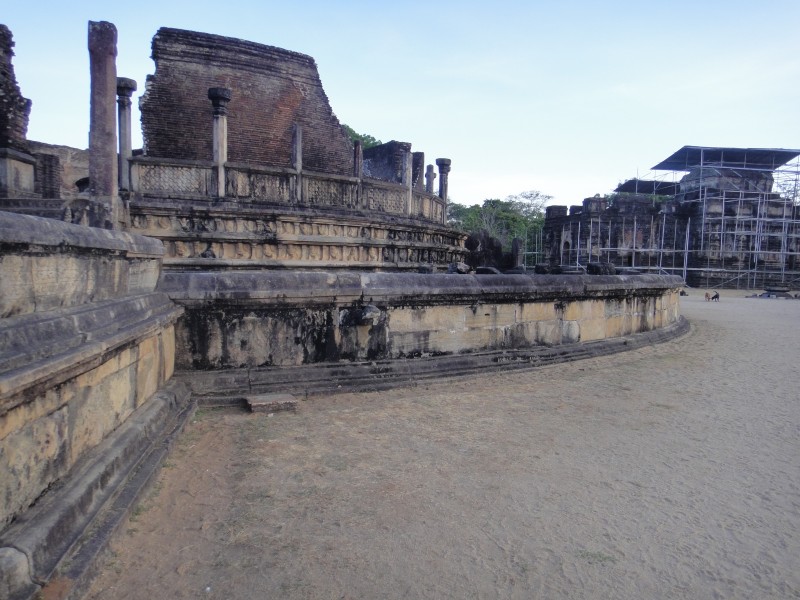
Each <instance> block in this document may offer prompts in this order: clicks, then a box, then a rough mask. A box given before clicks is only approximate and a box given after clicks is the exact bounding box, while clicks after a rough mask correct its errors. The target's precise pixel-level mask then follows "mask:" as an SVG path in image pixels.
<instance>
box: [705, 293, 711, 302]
mask: <svg viewBox="0 0 800 600" xmlns="http://www.w3.org/2000/svg"><path fill="white" fill-rule="evenodd" d="M710 301H711V294H710V293H708V292H706V302H710Z"/></svg>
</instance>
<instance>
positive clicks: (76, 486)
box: [0, 23, 688, 600]
mask: <svg viewBox="0 0 800 600" xmlns="http://www.w3.org/2000/svg"><path fill="white" fill-rule="evenodd" d="M88 33H89V59H90V61H89V62H90V71H91V74H92V102H91V132H90V149H89V152H88V154H87V153H85V152H83V151H80V150H75V149H66V148H63V147H54V146H48V145H46V144H42V143H32V142H30V141H28V140H26V139H25V127H26V123H27V119H28V117H29V109H30V102H29V101H28V100H26V99H25V98H24V97H23V96H22V95H21V93H20V90H19V88H18V86H17V85H16V80H15V79H14V74H13V70H12V68H11V61H10V57H11V48H12V42H11V36H10V33H9V32H8V30H7V29H6V28H2V29H0V45H2V48H0V52H2V59H3V62H2V69H3V70H2V72H0V75H2V80H0V90H2V93H3V95H2V96H1V97H2V98H4V102H5V104H3V105H2V106H0V110H2V111H3V113H4V114H3V115H2V118H0V143H1V144H5V146H4V147H0V597H3V598H10V599H11V600H22V599H26V600H27V599H29V598H32V597H35V596H36V594H37V593H38V592H40V591H41V588H42V586H44V585H45V584H46V583H47V582H48V581H49V580H51V579H52V578H55V577H57V578H58V579H59V581H60V582H61V583H62V584H64V585H66V586H67V587H68V588H70V590H71V593H73V594H74V595H76V596H77V595H79V594H80V591H81V590H82V589H83V588H84V586H85V585H86V583H87V580H88V577H89V576H90V574H91V572H92V565H93V564H95V563H96V562H97V560H98V557H99V556H101V552H102V551H103V549H104V548H105V547H107V544H108V540H109V537H110V536H111V534H112V533H113V532H114V531H115V530H116V529H117V528H118V527H119V526H120V523H122V520H123V519H124V518H125V516H126V514H127V512H126V511H128V510H130V507H131V506H132V504H133V503H135V502H136V500H137V498H138V497H139V495H140V494H141V493H142V490H143V489H145V487H146V484H147V481H148V480H149V478H150V477H151V476H152V474H153V472H154V470H155V469H157V467H158V465H159V464H160V462H161V461H162V460H163V458H164V456H165V455H166V453H167V452H168V450H169V448H170V445H171V443H172V441H173V440H174V439H175V437H176V436H177V435H178V434H179V433H180V431H181V427H182V425H183V424H184V423H185V422H186V420H187V419H188V418H189V416H190V415H191V414H192V410H193V407H194V406H196V403H197V402H204V403H215V404H234V405H239V404H241V403H242V402H243V399H250V403H251V408H252V407H256V408H258V407H260V408H264V409H267V407H276V406H277V407H280V408H288V409H291V408H293V407H295V406H296V404H295V403H293V402H292V401H291V399H287V400H281V401H280V402H277V404H276V403H275V397H272V404H270V401H268V400H265V398H264V396H265V395H269V394H272V393H280V394H282V395H281V396H279V397H280V398H286V394H289V393H292V394H294V393H297V394H306V395H314V394H325V393H331V392H335V391H337V390H342V389H385V388H389V387H392V386H395V385H399V384H404V385H408V384H411V385H413V384H415V383H416V382H417V381H418V380H421V379H425V378H436V377H442V376H454V375H460V374H468V373H474V372H476V371H477V370H480V369H517V368H529V367H532V366H537V365H542V364H551V363H553V362H556V361H559V360H570V359H575V358H579V357H586V356H593V355H598V354H606V353H610V352H618V351H622V350H624V349H630V348H634V347H637V346H640V345H643V344H651V343H654V342H657V341H660V340H664V339H670V338H671V337H674V336H676V335H680V334H681V333H683V332H685V331H686V330H687V327H688V326H687V324H686V322H685V320H682V319H681V318H680V313H679V303H678V290H679V288H680V286H681V284H682V280H681V279H680V278H678V277H665V276H659V275H642V276H637V277H627V276H622V277H617V276H610V275H605V276H593V277H589V276H571V277H561V276H558V275H534V274H530V273H524V272H518V273H516V274H498V273H494V274H486V275H473V274H469V275H467V274H465V275H457V276H456V275H448V274H445V273H444V269H445V268H446V267H447V265H449V264H453V263H459V262H462V261H463V260H464V258H465V257H466V256H467V249H466V248H465V238H466V236H465V235H464V234H462V233H460V232H458V231H455V230H453V229H451V228H449V227H447V226H446V224H445V208H446V199H447V187H448V175H449V171H450V167H451V163H450V160H449V159H445V158H439V159H436V161H435V164H436V168H434V166H433V165H432V164H430V165H426V164H425V158H424V155H423V154H422V153H420V152H411V146H410V144H408V143H404V142H397V141H392V142H389V143H388V144H384V145H382V146H379V147H377V148H371V149H369V150H362V149H361V147H360V145H359V144H357V143H356V144H355V145H351V144H350V142H349V140H348V139H347V137H346V136H345V133H344V131H343V130H342V128H341V127H340V125H339V123H338V121H337V119H336V117H335V116H334V114H333V112H332V110H331V108H330V106H329V104H328V100H327V97H326V96H325V93H324V91H323V89H322V86H321V84H320V81H319V75H318V74H317V70H316V66H315V65H314V62H313V59H311V58H310V57H307V56H304V55H302V54H297V53H294V52H289V51H286V50H281V49H278V48H272V47H269V46H264V45H261V44H254V43H251V42H245V41H241V40H234V39H230V38H223V37H219V36H214V35H209V34H201V33H194V32H187V31H182V30H177V29H161V30H159V31H158V33H157V34H156V36H155V38H154V40H153V57H154V60H155V61H156V70H155V73H154V74H153V75H152V76H151V77H150V78H149V79H148V82H147V84H146V85H145V86H144V94H143V96H142V97H141V100H140V102H141V109H142V127H143V132H144V142H145V143H144V145H145V147H144V148H143V149H142V151H141V152H134V151H133V149H132V148H131V122H130V121H131V116H130V106H131V101H132V100H131V99H132V96H133V93H134V92H135V91H136V90H137V87H138V85H137V83H136V82H134V81H132V80H130V79H126V78H122V77H118V75H117V73H116V64H115V57H116V35H117V32H116V28H115V27H114V26H113V25H111V24H110V23H90V24H89V30H88ZM45 156H48V157H50V158H47V159H45V158H43V157H45ZM79 175H80V177H78V178H77V179H74V178H75V177H76V176H79ZM78 181H79V182H80V184H79V185H78V183H76V182H78ZM434 183H436V184H437V187H438V189H437V191H436V192H434ZM36 215H38V216H36ZM43 217H50V218H43ZM143 234H144V235H143ZM520 257H521V253H520V247H519V245H517V248H516V252H515V254H514V261H515V263H516V264H519V260H520ZM419 271H424V273H420V272H419ZM437 271H441V272H437ZM492 273H493V272H492Z"/></svg>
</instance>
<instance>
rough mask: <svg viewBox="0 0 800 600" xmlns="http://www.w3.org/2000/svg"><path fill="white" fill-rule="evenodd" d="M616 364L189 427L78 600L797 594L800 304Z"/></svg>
mask: <svg viewBox="0 0 800 600" xmlns="http://www.w3.org/2000/svg"><path fill="white" fill-rule="evenodd" d="M683 312H684V314H686V315H687V316H688V317H689V318H690V320H691V322H692V324H693V327H692V331H691V333H690V334H689V335H688V336H686V337H684V338H682V339H680V340H677V341H674V342H669V343H666V344H663V345H660V346H657V347H651V348H645V349H642V350H638V351H633V352H629V353H626V354H621V355H616V356H612V357H604V358H598V359H591V360H586V361H580V362H576V363H571V364H566V365H557V366H552V367H547V368H543V369H539V370H535V371H529V372H525V373H513V374H491V375H477V376H475V377H470V378H463V379H457V380H450V381H442V382H438V383H434V384H431V385H427V386H424V387H419V388H414V389H398V390H394V391H391V392H380V393H368V394H343V395H338V396H335V397H330V398H322V399H316V400H313V401H310V402H304V403H301V406H300V409H299V412H298V413H297V414H294V415H293V414H276V415H275V416H274V417H271V418H268V417H266V416H264V415H261V416H255V415H248V414H244V413H234V412H230V411H228V412H219V411H217V412H208V411H206V412H203V413H201V414H199V415H198V416H197V417H196V419H195V420H194V422H193V423H191V424H190V426H189V427H188V429H187V432H186V434H185V436H184V437H183V439H182V441H181V442H180V446H179V448H178V450H177V451H176V452H175V453H174V454H173V455H172V456H171V458H170V459H169V462H168V463H167V464H166V465H165V466H164V468H163V469H162V471H161V473H160V476H159V481H158V483H157V485H156V487H155V489H154V492H153V494H152V495H151V497H150V498H149V499H148V500H147V501H146V502H144V503H143V504H142V505H141V507H139V508H138V509H137V510H136V511H135V515H134V516H133V518H132V519H131V522H130V524H129V528H128V531H127V533H126V534H124V535H123V536H121V538H120V539H119V541H118V543H116V544H115V546H114V548H113V550H114V551H113V554H112V555H110V556H109V558H108V562H107V564H106V567H105V570H104V572H103V573H102V574H101V576H100V577H99V578H98V579H97V580H96V581H95V583H94V585H93V587H92V590H91V592H90V594H89V596H88V597H89V598H92V599H100V598H103V599H105V598H131V599H146V600H157V599H161V598H220V599H223V598H225V599H228V598H233V599H248V598H252V599H256V598H257V599H262V598H406V597H407V598H572V599H579V598H587V599H588V598H592V599H597V598H614V599H620V598H631V599H634V598H636V599H641V598H726V599H727V598H762V599H763V598H793V597H795V598H796V597H800V494H799V493H798V492H799V491H800V489H799V486H800V435H799V434H800V403H798V388H797V381H796V378H797V367H796V365H797V349H798V344H799V343H800V301H792V300H761V299H745V298H736V297H729V296H726V295H725V293H724V292H723V298H722V302H720V303H706V302H703V300H702V297H701V296H700V295H697V294H695V295H693V296H691V297H689V298H685V299H684V306H683Z"/></svg>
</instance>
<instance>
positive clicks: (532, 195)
mask: <svg viewBox="0 0 800 600" xmlns="http://www.w3.org/2000/svg"><path fill="white" fill-rule="evenodd" d="M551 199H552V196H548V195H546V194H543V193H542V192H539V191H537V190H529V191H527V192H520V193H519V194H514V195H511V196H507V197H506V199H505V200H499V199H496V198H490V199H486V200H484V201H483V203H482V204H473V205H472V206H465V205H463V204H456V203H455V202H448V204H447V223H448V224H449V225H450V226H452V227H455V228H457V229H460V230H461V231H464V232H466V233H475V232H479V231H482V230H485V231H486V232H487V233H488V234H489V235H490V236H492V237H493V238H497V239H498V240H500V243H502V245H503V249H504V250H507V251H508V250H511V241H512V240H513V239H514V238H520V239H522V240H524V241H525V247H526V249H527V250H528V251H533V250H534V248H537V247H538V241H539V240H540V239H541V231H542V227H543V226H544V209H545V205H546V204H547V202H548V201H549V200H551Z"/></svg>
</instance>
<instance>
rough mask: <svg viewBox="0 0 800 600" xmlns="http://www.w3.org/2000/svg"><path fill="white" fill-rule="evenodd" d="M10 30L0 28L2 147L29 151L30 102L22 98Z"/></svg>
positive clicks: (0, 129) (0, 26)
mask: <svg viewBox="0 0 800 600" xmlns="http://www.w3.org/2000/svg"><path fill="white" fill-rule="evenodd" d="M13 48H14V40H13V38H12V36H11V31H9V29H8V27H6V26H5V25H0V148H8V149H13V150H18V151H20V152H27V151H28V145H27V141H26V134H27V132H28V118H29V117H30V113H31V101H30V100H28V99H27V98H23V97H22V92H21V91H20V89H19V85H17V78H16V76H15V75H14V68H13V66H12V64H11V57H12V56H14V50H13Z"/></svg>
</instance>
